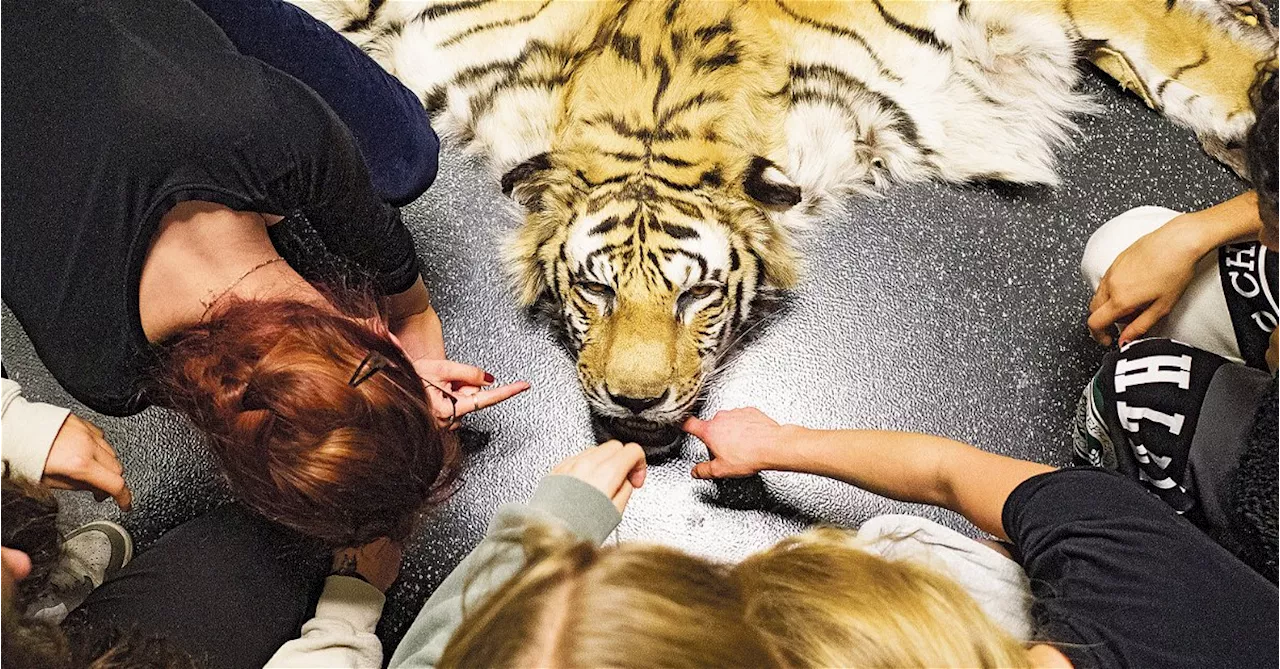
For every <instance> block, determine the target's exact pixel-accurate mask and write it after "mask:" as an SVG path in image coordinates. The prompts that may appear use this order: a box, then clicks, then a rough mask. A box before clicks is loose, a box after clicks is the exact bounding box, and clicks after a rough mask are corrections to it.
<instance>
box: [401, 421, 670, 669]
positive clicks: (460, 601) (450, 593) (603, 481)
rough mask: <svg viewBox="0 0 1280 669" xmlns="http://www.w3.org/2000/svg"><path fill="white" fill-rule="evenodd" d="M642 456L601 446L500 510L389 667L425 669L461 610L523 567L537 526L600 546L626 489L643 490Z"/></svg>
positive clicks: (617, 517) (635, 449)
mask: <svg viewBox="0 0 1280 669" xmlns="http://www.w3.org/2000/svg"><path fill="white" fill-rule="evenodd" d="M644 472H645V461H644V452H643V451H642V450H641V449H640V447H639V446H636V445H635V444H627V445H625V446H623V445H621V444H619V443H618V442H607V443H605V444H602V445H600V446H597V447H595V448H592V449H588V450H587V451H584V452H583V453H580V454H578V455H576V456H574V457H572V458H569V459H568V460H566V461H565V462H564V463H561V465H560V466H558V467H557V468H556V469H555V470H553V471H552V473H551V474H550V475H548V476H547V477H546V478H544V479H543V480H542V483H541V484H539V485H538V488H537V490H535V491H534V493H533V497H531V498H530V499H529V502H528V503H527V504H507V505H504V506H503V507H502V508H501V509H499V510H498V513H497V514H496V515H495V516H494V517H493V520H492V521H491V522H490V523H489V530H488V532H487V533H486V534H485V538H484V540H483V541H481V542H480V544H479V545H478V546H476V548H475V550H473V551H471V554H470V555H468V556H467V557H466V559H464V560H463V561H462V563H461V564H459V565H458V566H457V568H456V569H454V570H453V572H452V573H451V574H449V576H448V578H446V579H445V580H444V582H443V583H441V584H440V587H439V588H437V589H436V591H435V593H433V594H432V595H431V598H430V599H428V600H427V603H426V604H425V605H424V606H423V607H422V611H421V613H419V614H418V617H417V619H416V620H414V622H413V625H411V626H410V627H409V631H408V632H407V633H406V634H405V637H404V640H403V641H401V642H400V645H399V646H398V647H397V648H396V652H395V654H394V655H392V657H391V663H390V666H391V667H401V666H409V667H432V666H436V665H437V664H439V661H440V657H441V655H442V654H443V652H444V649H445V647H446V646H447V645H448V643H449V639H450V638H451V637H452V636H453V633H454V631H455V630H456V629H457V628H458V625H459V624H461V622H462V619H463V616H464V614H465V612H466V611H467V610H470V609H474V608H475V607H476V606H479V605H480V604H481V603H482V602H483V601H484V599H485V598H486V597H488V595H489V594H490V593H492V592H494V591H495V590H497V589H498V588H500V587H501V586H502V585H503V584H504V583H506V582H507V581H508V580H509V579H510V578H511V577H512V576H513V575H515V574H516V572H518V571H519V570H520V569H521V568H522V567H523V566H524V564H525V559H524V550H523V546H522V543H521V540H522V539H523V538H524V535H525V532H526V531H527V530H528V529H529V528H530V527H533V526H536V525H539V524H549V525H554V526H559V527H562V528H564V529H565V530H568V531H569V532H571V533H573V534H574V535H576V536H577V537H579V538H581V539H582V540H584V541H591V542H593V543H596V544H599V543H602V542H603V541H604V540H605V538H606V537H608V536H609V533H611V532H613V530H614V528H615V527H617V526H618V523H619V522H621V520H622V510H623V509H624V508H625V507H626V503H627V501H628V499H629V498H630V495H631V492H632V490H633V489H634V488H637V487H640V486H642V485H643V484H644Z"/></svg>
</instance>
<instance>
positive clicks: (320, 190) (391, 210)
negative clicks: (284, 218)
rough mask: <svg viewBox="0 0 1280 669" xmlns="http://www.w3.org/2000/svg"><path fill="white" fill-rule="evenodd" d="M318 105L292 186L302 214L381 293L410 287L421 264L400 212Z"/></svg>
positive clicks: (350, 141) (330, 115)
mask: <svg viewBox="0 0 1280 669" xmlns="http://www.w3.org/2000/svg"><path fill="white" fill-rule="evenodd" d="M280 76H284V75H280ZM312 95H314V93H312ZM316 99H317V101H319V98H318V97H317V98H316ZM314 109H315V110H316V111H315V114H316V115H317V118H314V119H311V121H312V126H313V127H314V128H316V136H315V137H313V138H312V141H310V142H308V143H307V145H305V146H302V147H300V148H299V150H298V152H299V155H298V156H297V157H296V161H297V164H298V165H300V166H301V169H299V170H298V171H297V172H295V173H294V174H293V175H292V176H293V177H294V178H297V179H299V180H300V181H299V182H298V183H293V184H290V185H289V186H288V187H289V188H292V189H297V190H295V191H294V192H295V193H299V194H301V197H302V200H301V201H302V202H303V203H304V204H303V206H302V210H303V213H304V214H306V217H307V220H308V221H309V222H310V224H311V225H312V226H313V227H314V229H315V231H316V233H317V234H318V235H319V236H320V238H321V240H322V241H323V242H324V244H325V247H326V248H327V249H328V250H329V252H331V253H334V254H336V255H338V256H340V257H342V258H344V259H345V260H348V261H350V262H352V263H354V264H355V265H356V266H357V267H359V268H361V269H362V270H363V271H365V272H367V273H368V274H369V275H370V276H371V277H372V278H373V282H374V287H375V288H376V289H377V291H378V292H379V293H380V294H382V295H392V294H395V293H399V292H403V291H405V290H407V289H409V287H410V286H412V285H413V283H414V281H416V280H417V279H418V277H419V276H420V274H421V271H422V268H421V264H420V262H419V260H418V253H417V250H416V249H415V248H414V244H413V237H412V236H410V234H409V230H408V229H407V228H406V227H405V225H404V221H403V220H401V218H400V211H399V210H398V209H396V208H395V207H393V206H391V205H389V204H387V203H385V202H383V201H382V200H381V199H379V198H378V196H377V195H376V194H375V193H374V190H373V184H372V182H371V181H370V179H369V170H368V168H366V166H365V164H364V159H363V158H362V157H361V155H360V151H359V149H358V148H356V145H355V140H354V139H353V138H352V136H351V133H350V131H348V130H347V128H346V126H345V125H343V124H342V122H341V121H340V120H338V118H337V117H336V116H335V115H334V114H333V112H332V111H330V110H329V109H328V107H327V106H325V105H324V104H323V102H320V104H319V105H317V106H316V107H314Z"/></svg>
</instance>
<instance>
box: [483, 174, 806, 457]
mask: <svg viewBox="0 0 1280 669" xmlns="http://www.w3.org/2000/svg"><path fill="white" fill-rule="evenodd" d="M569 162H570V161H569V160H567V159H566V158H563V157H560V158H558V157H557V155H556V154H554V153H544V154H540V155H538V156H535V157H533V158H531V159H529V160H528V161H525V162H524V163H522V164H520V165H518V166H517V167H515V168H514V169H512V170H511V171H510V172H508V173H507V174H506V176H504V177H503V180H502V186H503V191H504V192H506V193H507V194H509V195H511V196H512V197H513V198H514V199H515V200H516V201H517V202H519V203H520V204H521V205H522V206H523V207H524V209H525V221H524V224H523V225H522V226H521V227H520V228H519V230H518V231H517V233H516V234H515V237H514V239H513V241H512V243H511V244H510V245H509V246H508V247H507V260H508V262H509V266H510V267H511V268H512V271H513V278H514V281H515V284H516V290H517V294H518V296H519V299H520V300H521V302H522V303H523V304H524V305H525V306H531V305H533V304H535V303H537V302H539V301H540V300H547V301H548V302H549V304H551V305H554V309H553V312H554V314H555V316H556V319H557V320H558V321H559V325H560V326H561V327H562V331H563V334H564V338H565V340H566V342H567V344H568V346H569V348H570V349H571V350H572V351H573V352H574V353H575V354H576V356H577V369H578V378H579V381H580V382H581V384H582V388H583V391H584V392H585V393H586V396H587V399H588V401H589V403H590V405H591V408H592V410H593V413H594V414H595V415H596V417H597V418H598V419H601V420H602V422H603V423H604V427H605V431H606V432H608V433H610V435H611V436H614V437H617V438H621V439H624V440H629V441H637V442H639V443H641V444H643V445H646V446H648V447H650V448H659V447H662V446H669V445H671V444H672V443H674V442H675V441H676V439H677V437H678V436H679V423H680V422H681V420H683V418H684V417H685V416H686V415H687V414H688V413H689V411H690V409H691V408H692V407H693V406H694V404H695V403H696V402H697V400H698V398H699V395H700V392H701V390H702V388H703V384H704V383H705V382H706V380H707V377H708V376H709V375H710V374H711V373H712V371H713V370H714V369H715V367H716V363H717V361H718V360H719V359H720V357H721V355H722V354H723V353H724V352H725V350H726V349H727V348H728V346H727V344H729V343H730V342H731V341H732V340H733V339H734V337H735V335H736V334H737V333H739V332H741V331H742V330H743V326H744V324H745V323H746V322H747V321H748V318H749V317H750V316H751V313H752V303H753V301H754V300H755V299H756V298H757V296H758V295H760V294H762V292H764V291H766V290H768V289H786V288H790V287H791V286H792V285H794V283H795V282H796V279H797V269H796V264H797V263H796V258H795V255H794V252H793V250H792V243H791V238H790V234H789V232H788V230H787V227H786V225H784V224H783V222H782V219H783V218H784V216H785V213H786V211H787V210H788V209H790V208H791V207H793V206H794V205H796V204H797V203H798V202H799V201H800V189H799V187H798V186H796V185H795V184H793V183H792V182H791V181H790V180H789V179H788V178H787V177H786V176H785V175H784V174H783V173H782V171H781V170H780V169H779V168H778V167H777V166H776V165H775V164H774V163H772V162H770V161H769V160H767V159H765V158H762V157H756V158H752V159H749V160H748V161H744V162H746V164H744V165H742V166H741V167H739V168H738V169H737V170H736V174H734V175H733V176H731V177H729V178H726V177H723V176H722V175H721V173H720V172H719V171H710V172H708V173H705V174H703V175H702V178H701V179H700V180H699V181H698V182H697V183H695V184H680V183H674V182H671V181H668V180H664V179H657V178H655V177H654V176H653V175H646V174H643V173H631V174H628V175H619V176H616V177H608V178H601V177H600V176H599V175H593V174H588V173H587V172H586V171H584V170H582V169H573V168H571V167H569V166H568V165H567V164H566V163H569Z"/></svg>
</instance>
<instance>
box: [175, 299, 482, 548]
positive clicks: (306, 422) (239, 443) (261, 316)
mask: <svg viewBox="0 0 1280 669" xmlns="http://www.w3.org/2000/svg"><path fill="white" fill-rule="evenodd" d="M371 302H372V300H368V301H367V302H364V303H362V302H361V301H360V300H354V299H348V301H346V302H342V303H338V307H337V308H336V309H329V308H325V307H322V306H317V305H313V304H309V303H305V302H299V301H290V300H273V301H259V300H226V301H224V302H223V303H222V304H220V305H219V307H218V308H217V309H216V310H214V311H213V312H211V314H210V317H209V320H208V321H206V322H203V323H201V324H199V325H197V326H194V327H191V328H188V329H186V330H184V331H182V332H181V333H179V334H178V335H177V336H176V337H174V338H172V339H170V340H169V341H167V342H165V344H164V345H163V350H162V355H161V362H160V369H159V371H158V373H157V375H156V377H157V379H158V385H157V388H156V389H155V390H156V393H155V394H156V396H155V398H154V401H155V402H156V403H157V404H160V405H162V406H166V407H168V408H171V409H175V410H177V411H179V412H181V413H184V414H186V415H187V416H188V417H189V418H190V419H191V421H192V422H193V423H194V424H195V426H196V427H197V428H199V429H200V430H202V431H204V432H205V433H206V434H208V435H209V438H210V440H211V445H212V448H213V451H214V453H215V455H216V456H217V459H218V461H219V462H220V464H221V465H222V469H223V471H224V472H225V474H226V477H227V480H228V481H229V483H230V484H231V487H232V489H233V491H234V492H235V493H236V494H237V495H238V496H239V497H240V498H241V499H242V500H243V501H244V502H245V503H246V504H248V505H249V506H250V507H252V508H253V509H255V510H256V511H258V512H259V513H261V514H263V515H264V516H266V517H267V518H270V519H272V520H274V521H276V522H279V523H281V524H283V525H285V526H287V527H290V528H292V529H294V530H297V531H299V532H301V533H302V534H305V535H308V536H310V537H313V538H316V539H318V540H320V541H322V542H324V543H326V544H327V545H329V546H332V547H338V546H352V545H362V544H365V543H368V542H370V541H373V540H374V539H377V538H379V537H383V536H387V537H391V538H392V539H395V540H403V539H405V538H406V537H407V536H408V535H409V534H410V533H411V532H412V530H413V528H414V526H415V524H416V521H417V518H418V516H419V513H420V511H422V509H423V508H424V506H426V505H428V504H429V503H431V502H433V501H438V499H439V498H440V497H442V496H443V494H445V493H447V491H448V483H449V482H450V481H451V480H452V477H453V475H454V472H455V469H456V461H457V451H456V444H455V442H454V440H453V439H450V438H446V435H445V434H444V433H443V431H442V430H440V429H439V428H437V427H436V425H435V422H434V420H433V418H432V416H431V413H430V407H429V400H428V398H427V395H426V390H425V388H424V386H423V384H422V381H421V379H420V378H419V377H418V375H417V373H416V372H415V371H414V368H413V364H412V362H411V361H410V360H409V359H408V358H407V357H406V356H405V354H404V352H403V351H402V350H401V349H400V347H399V346H398V345H397V344H396V343H395V342H394V341H393V340H392V339H391V336H390V334H389V332H388V331H387V329H386V327H385V326H384V325H383V323H384V321H383V320H382V319H381V318H380V317H379V315H378V314H377V310H376V308H374V307H373V306H372V304H371ZM371 353H377V354H380V355H381V356H382V357H383V358H385V359H386V360H387V361H389V364H387V365H386V366H384V367H383V368H382V369H381V370H380V371H378V372H377V373H374V374H372V375H371V376H369V377H368V378H367V379H365V380H364V381H362V382H359V383H356V384H354V385H352V383H351V380H352V374H353V372H355V370H356V368H357V367H358V366H360V364H361V362H362V361H364V360H365V359H366V358H367V356H369V355H370V354H371Z"/></svg>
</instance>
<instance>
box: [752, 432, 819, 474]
mask: <svg viewBox="0 0 1280 669" xmlns="http://www.w3.org/2000/svg"><path fill="white" fill-rule="evenodd" d="M812 432H813V430H810V429H809V428H807V427H802V426H800V425H780V426H779V427H778V435H777V438H776V439H774V442H773V444H772V445H771V446H770V447H769V448H768V449H766V450H765V452H764V453H763V454H762V457H761V458H760V463H759V464H760V469H761V470H767V469H768V470H777V471H800V470H802V467H801V463H802V462H804V450H805V447H806V445H807V444H808V443H809V442H810V441H812V434H811V433H812Z"/></svg>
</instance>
